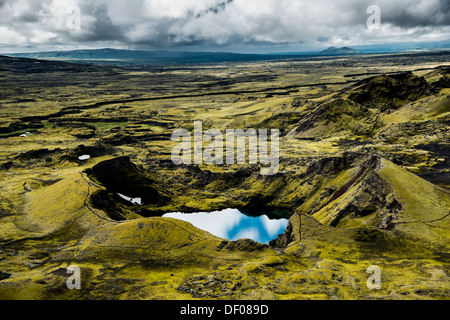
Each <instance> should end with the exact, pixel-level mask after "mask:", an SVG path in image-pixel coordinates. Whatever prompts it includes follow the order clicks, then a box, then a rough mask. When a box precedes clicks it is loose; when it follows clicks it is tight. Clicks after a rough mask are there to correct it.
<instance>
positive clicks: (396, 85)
mask: <svg viewBox="0 0 450 320" xmlns="http://www.w3.org/2000/svg"><path fill="white" fill-rule="evenodd" d="M433 92H434V90H433V88H432V87H431V86H430V85H429V84H428V83H427V81H426V80H425V79H424V78H423V77H418V76H416V75H414V74H413V73H412V72H404V73H399V74H394V75H381V76H375V77H372V78H368V79H364V80H362V81H360V82H358V83H357V84H355V85H354V86H353V88H351V89H350V90H349V91H347V93H348V94H349V99H350V100H353V101H355V102H357V103H359V104H362V105H364V106H367V107H376V108H380V109H381V110H382V111H384V110H387V109H397V108H399V107H401V106H403V105H404V104H406V103H409V102H413V101H416V100H418V99H420V98H422V97H424V96H428V95H430V94H433Z"/></svg>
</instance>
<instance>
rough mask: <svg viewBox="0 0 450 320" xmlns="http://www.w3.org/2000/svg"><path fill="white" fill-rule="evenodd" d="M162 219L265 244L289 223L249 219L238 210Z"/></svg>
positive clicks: (175, 213)
mask: <svg viewBox="0 0 450 320" xmlns="http://www.w3.org/2000/svg"><path fill="white" fill-rule="evenodd" d="M163 217H166V218H174V219H178V220H183V221H187V222H190V223H191V224H193V225H194V226H195V227H197V228H199V229H202V230H205V231H208V232H209V233H211V234H213V235H215V236H217V237H220V238H224V239H228V240H231V241H235V240H239V239H252V240H254V241H256V242H259V243H265V244H268V243H269V242H270V241H271V240H273V239H275V238H276V237H278V235H280V234H281V233H283V232H284V231H285V230H286V227H287V225H288V222H289V221H288V220H287V219H270V218H269V217H268V216H266V215H262V216H259V217H250V216H247V215H245V214H243V213H242V212H240V211H239V210H238V209H225V210H222V211H214V212H198V213H189V214H186V213H181V212H172V213H166V214H165V215H163Z"/></svg>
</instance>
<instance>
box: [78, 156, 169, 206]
mask: <svg viewBox="0 0 450 320" xmlns="http://www.w3.org/2000/svg"><path fill="white" fill-rule="evenodd" d="M86 173H87V174H88V175H89V176H90V177H92V178H94V179H95V180H97V181H98V182H100V183H101V184H102V185H103V186H105V188H106V189H107V190H108V192H112V193H120V194H123V195H125V196H127V197H131V198H141V199H142V202H143V204H159V203H164V202H166V201H167V200H168V199H169V198H168V197H167V196H166V195H164V194H162V193H161V192H160V191H159V190H157V188H158V187H157V185H156V182H155V180H154V179H152V178H151V177H150V176H149V175H146V174H145V173H144V172H143V171H142V170H141V169H139V168H138V167H137V166H136V165H135V164H134V163H132V162H131V160H130V158H129V157H119V158H115V159H112V160H107V161H103V162H100V163H99V164H97V165H95V166H94V167H93V168H92V169H89V170H87V171H86Z"/></svg>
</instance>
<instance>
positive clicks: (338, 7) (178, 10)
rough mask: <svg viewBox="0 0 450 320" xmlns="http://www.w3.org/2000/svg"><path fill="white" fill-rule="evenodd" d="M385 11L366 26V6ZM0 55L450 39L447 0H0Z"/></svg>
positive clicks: (308, 46)
mask: <svg viewBox="0 0 450 320" xmlns="http://www.w3.org/2000/svg"><path fill="white" fill-rule="evenodd" d="M371 5H375V6H377V7H378V8H379V9H380V17H381V20H380V22H381V24H380V25H379V28H369V27H368V24H367V23H368V22H367V21H368V19H369V18H370V17H371V13H368V8H369V7H370V6H371ZM0 16H1V17H2V19H1V20H0V51H1V52H30V51H45V50H65V49H86V48H105V47H111V48H122V49H152V50H153V49H174V50H177V49H190V50H209V51H240V52H256V51H260V50H261V51H277V50H278V51H282V50H284V51H286V50H288V51H289V50H290V51H307V50H309V49H313V48H318V47H329V46H340V47H342V46H361V45H372V44H394V43H402V42H403V43H406V42H439V41H448V40H449V39H450V2H449V1H448V0H399V1H391V0H196V1H187V0H172V1H167V0H127V1H119V0H109V1H107V0H94V1H88V0H77V1H74V0H41V1H34V0H0Z"/></svg>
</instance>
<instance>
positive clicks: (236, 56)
mask: <svg viewBox="0 0 450 320" xmlns="http://www.w3.org/2000/svg"><path fill="white" fill-rule="evenodd" d="M355 53H358V52H357V51H356V50H353V49H351V48H329V49H327V50H324V51H322V52H306V53H305V52H300V53H295V52H294V53H287V54H282V53H281V54H243V53H230V52H191V51H168V50H159V51H142V50H119V49H109V48H106V49H93V50H72V51H48V52H34V53H13V54H7V55H8V56H10V57H21V58H32V59H46V60H59V61H67V62H78V63H79V62H85V63H86V62H87V63H94V64H122V65H140V64H141V65H142V64H144V65H159V64H189V63H192V64H195V63H220V62H239V61H242V62H246V61H262V60H278V59H287V58H289V59H292V58H305V57H311V56H326V55H330V56H332V55H347V54H355Z"/></svg>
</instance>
